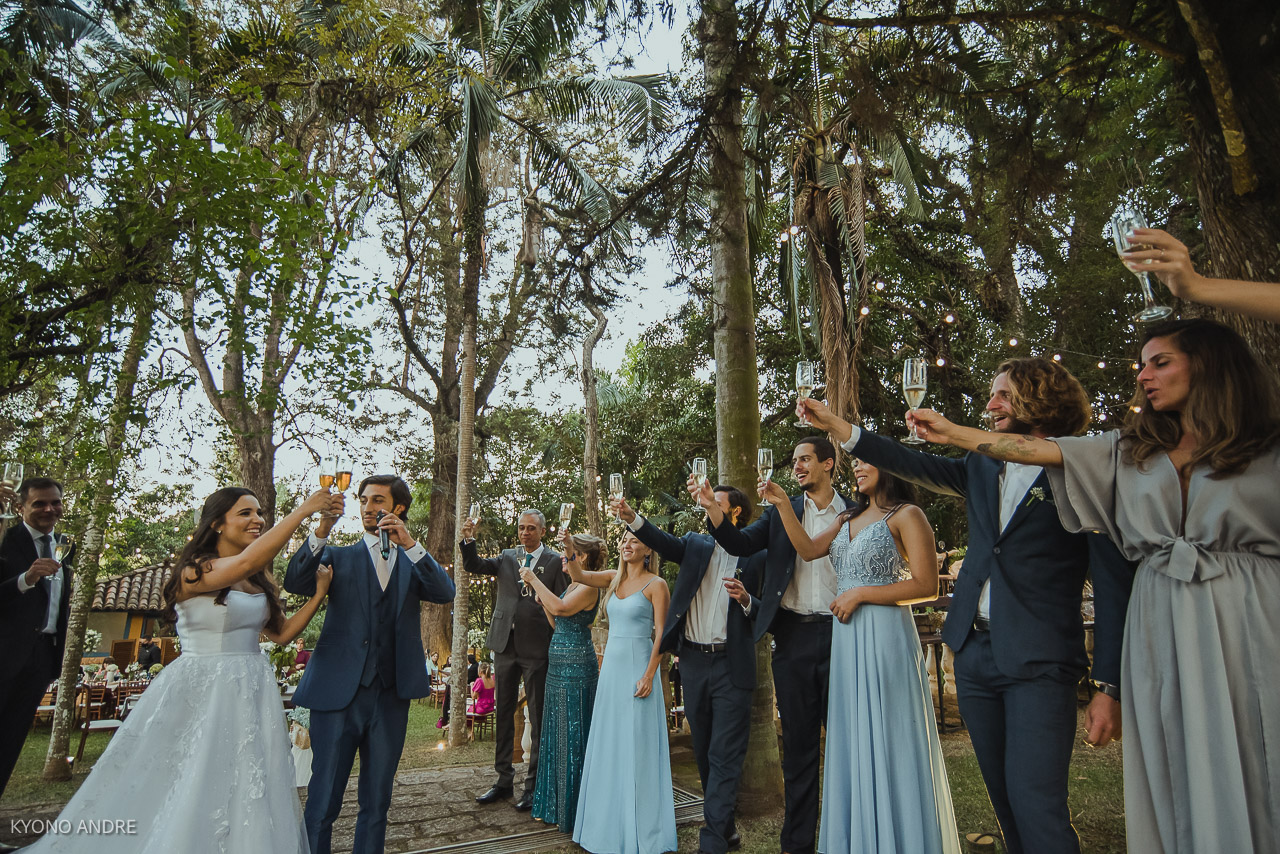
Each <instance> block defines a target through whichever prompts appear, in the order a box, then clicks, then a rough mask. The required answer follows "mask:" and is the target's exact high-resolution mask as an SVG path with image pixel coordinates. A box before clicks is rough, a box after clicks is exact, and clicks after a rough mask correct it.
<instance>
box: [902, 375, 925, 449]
mask: <svg viewBox="0 0 1280 854" xmlns="http://www.w3.org/2000/svg"><path fill="white" fill-rule="evenodd" d="M927 365H928V363H927V362H925V360H924V359H914V358H913V359H907V360H906V361H905V362H903V363H902V396H903V397H905V398H906V399H907V406H909V407H911V408H912V409H919V408H920V404H921V403H923V402H924V394H925V392H926V391H927V390H928V388H929V371H928V368H927ZM902 441H903V442H906V443H907V444H908V445H923V444H924V439H921V438H920V431H919V430H917V429H915V428H913V429H912V430H911V435H909V436H907V438H905V439H903V440H902Z"/></svg>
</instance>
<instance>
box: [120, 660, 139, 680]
mask: <svg viewBox="0 0 1280 854" xmlns="http://www.w3.org/2000/svg"><path fill="white" fill-rule="evenodd" d="M124 675H125V676H127V677H128V678H130V679H137V678H138V677H139V676H141V675H142V665H140V664H138V662H136V661H131V662H129V666H128V667H126V668H125V669H124Z"/></svg>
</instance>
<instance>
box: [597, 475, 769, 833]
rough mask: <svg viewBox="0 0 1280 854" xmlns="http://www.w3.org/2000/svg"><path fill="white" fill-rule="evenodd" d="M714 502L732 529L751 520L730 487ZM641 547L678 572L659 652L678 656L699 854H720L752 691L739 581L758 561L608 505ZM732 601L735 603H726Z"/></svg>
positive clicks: (746, 601) (746, 604) (750, 645)
mask: <svg viewBox="0 0 1280 854" xmlns="http://www.w3.org/2000/svg"><path fill="white" fill-rule="evenodd" d="M714 493H715V497H716V501H717V502H718V503H719V505H720V510H721V512H722V513H724V515H725V516H726V517H727V518H728V519H729V520H730V521H732V522H733V524H734V525H736V526H737V527H739V528H742V527H745V526H746V524H747V522H748V521H750V519H751V500H750V499H748V498H747V496H745V495H743V494H742V491H741V490H739V489H735V488H734V487H732V486H717V487H716V488H715V490H714ZM611 506H612V508H613V511H614V512H615V513H617V514H618V518H619V519H621V520H622V521H623V522H626V523H627V527H628V528H630V529H631V531H632V532H633V533H635V535H636V537H637V538H638V539H639V540H640V542H642V543H644V544H645V545H646V546H649V547H650V548H651V549H653V550H654V551H656V552H657V553H658V554H660V555H662V557H663V558H664V559H666V560H669V561H672V562H674V563H677V564H679V565H680V574H679V575H677V576H676V583H675V586H674V588H673V590H672V593H671V605H670V606H669V607H668V609H667V620H666V629H665V630H664V631H663V633H662V644H661V651H662V652H674V653H675V654H676V655H678V656H679V657H680V674H681V680H682V682H683V688H684V708H685V717H686V718H688V720H689V728H690V730H691V732H692V734H693V755H694V759H696V760H697V763H698V776H699V777H700V778H701V779H702V796H703V798H702V801H703V802H702V817H703V820H704V822H705V825H704V827H703V828H702V831H701V833H700V834H699V836H698V850H699V852H700V854H725V852H726V851H728V850H730V849H733V848H737V847H738V846H740V845H741V844H742V837H741V836H740V835H739V834H738V830H737V828H736V827H735V825H734V816H733V811H734V809H735V808H736V807H737V804H738V783H739V782H740V781H741V779H742V762H743V760H744V759H746V758H747V736H748V734H749V733H750V729H751V692H753V691H754V690H755V688H756V644H755V638H754V637H753V634H752V632H753V626H752V625H751V619H750V618H749V617H748V616H747V613H748V610H749V608H750V605H751V598H750V595H749V594H748V593H747V591H746V588H745V587H744V585H743V582H742V581H741V580H740V576H741V577H744V578H746V579H747V583H748V584H750V583H751V579H752V578H753V577H754V575H755V574H756V572H757V571H758V569H759V565H760V563H761V562H762V558H763V555H756V556H754V557H751V558H737V557H734V556H733V555H731V554H729V553H728V552H726V551H725V550H724V549H723V548H721V547H720V546H719V545H717V544H716V541H715V540H713V539H712V538H711V537H709V536H707V535H706V534H685V535H684V537H679V538H678V537H674V536H672V535H671V534H668V533H667V532H666V531H663V530H662V529H661V528H658V527H656V526H655V525H654V524H653V523H651V522H649V521H648V520H647V519H645V518H644V517H643V516H641V515H640V514H638V513H636V511H635V510H633V509H631V507H630V506H629V505H628V504H627V502H626V501H624V500H622V499H615V500H614V501H613V502H611ZM735 599H736V600H737V602H734V601H733V600H735Z"/></svg>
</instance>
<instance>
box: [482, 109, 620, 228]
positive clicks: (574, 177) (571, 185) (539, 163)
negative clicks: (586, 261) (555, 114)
mask: <svg viewBox="0 0 1280 854" xmlns="http://www.w3.org/2000/svg"><path fill="white" fill-rule="evenodd" d="M507 119H508V120H509V121H511V122H512V124H514V125H516V126H517V127H519V128H520V129H521V130H523V131H524V132H525V133H526V134H527V135H528V143H529V153H530V158H531V162H532V164H533V168H534V171H535V172H536V174H537V175H538V177H539V178H540V179H541V180H542V181H543V182H545V183H546V185H547V188H548V189H549V190H550V191H551V192H552V194H554V195H555V196H557V197H559V198H560V199H561V200H563V201H565V202H567V203H569V204H572V205H575V206H577V207H580V208H581V209H582V210H583V211H584V212H585V213H586V214H587V216H588V217H589V218H590V219H591V220H593V221H595V222H605V221H606V220H608V219H609V218H610V215H611V214H612V213H613V197H612V195H611V194H610V193H609V191H608V190H606V189H605V188H604V187H602V186H600V183H599V182H598V181H596V179H595V178H593V177H592V176H591V173H589V172H588V171H587V170H586V169H584V168H583V167H582V166H581V164H579V163H578V162H577V161H576V160H574V159H573V158H572V157H571V156H570V155H569V153H568V152H566V151H565V150H564V148H562V147H561V146H560V144H559V143H558V142H556V141H555V139H554V138H553V137H552V135H551V133H550V132H549V131H548V130H547V129H546V128H545V127H543V126H542V125H541V124H539V123H538V122H536V121H532V120H530V119H521V118H515V117H513V116H510V115H508V116H507ZM616 227H620V228H623V229H625V228H626V225H625V220H622V221H619V223H618V224H617V226H616Z"/></svg>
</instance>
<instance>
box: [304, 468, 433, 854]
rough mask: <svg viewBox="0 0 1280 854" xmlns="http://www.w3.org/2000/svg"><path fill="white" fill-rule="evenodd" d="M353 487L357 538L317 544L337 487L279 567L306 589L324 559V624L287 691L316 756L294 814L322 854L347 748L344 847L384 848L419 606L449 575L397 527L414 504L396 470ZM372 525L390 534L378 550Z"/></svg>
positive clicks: (417, 653)
mask: <svg viewBox="0 0 1280 854" xmlns="http://www.w3.org/2000/svg"><path fill="white" fill-rule="evenodd" d="M359 495H360V518H361V521H362V522H363V524H364V530H365V534H364V537H363V538H362V539H361V540H360V541H359V542H357V543H354V544H353V545H350V546H341V547H334V546H329V545H328V544H327V542H326V540H327V539H328V536H329V531H330V529H332V527H333V524H334V522H336V521H337V519H338V518H339V517H340V516H341V515H342V507H343V498H342V495H341V494H338V495H335V496H334V502H333V505H332V507H331V509H330V512H331V513H333V514H335V515H332V516H326V517H324V518H322V519H321V521H320V524H319V525H318V526H317V528H316V532H315V533H314V534H312V535H311V536H310V537H308V538H307V542H306V543H304V544H303V546H302V548H300V549H298V551H297V553H296V554H294V556H293V557H292V558H291V559H290V560H289V569H288V571H287V572H286V573H285V577H284V588H285V590H287V591H289V592H290V593H293V594H296V595H300V596H311V595H313V594H314V593H315V589H316V569H317V568H319V566H320V564H321V563H324V564H326V565H332V567H333V581H332V583H331V584H330V586H329V602H328V611H327V613H326V615H325V620H324V628H323V629H322V630H321V632H320V640H319V641H318V642H317V643H316V648H315V650H314V651H313V652H312V653H311V660H310V661H309V662H308V664H307V669H306V670H305V671H304V672H303V674H302V680H301V681H300V682H299V683H298V690H297V692H296V693H295V694H294V696H293V702H294V703H295V704H296V705H299V706H304V707H306V708H308V709H310V710H311V747H312V751H313V755H314V759H313V760H312V765H311V784H310V785H309V786H308V787H307V806H306V810H305V811H304V814H303V817H304V820H305V822H306V826H307V839H308V840H309V842H310V844H311V852H312V854H329V851H330V846H331V837H332V835H333V822H334V820H335V819H336V818H337V817H338V813H340V812H341V811H342V796H343V793H344V792H345V791H346V788H347V779H348V777H350V775H351V765H352V763H353V762H354V760H355V757H356V753H357V752H358V753H359V754H360V778H359V782H358V786H359V803H360V810H359V812H358V813H357V814H356V832H355V841H354V843H353V847H352V854H378V852H381V851H382V850H383V844H384V840H385V838H386V834H387V810H388V808H389V807H390V806H391V785H392V782H393V781H394V779H395V773H396V766H397V765H399V763H400V754H401V752H402V751H403V750H404V736H405V729H406V727H407V725H408V720H409V701H410V700H412V699H413V698H415V697H425V696H427V694H428V693H429V692H430V690H431V687H430V684H429V683H428V681H427V671H426V669H425V668H424V667H423V666H422V662H423V660H424V659H425V656H424V655H423V651H422V637H421V635H420V634H419V628H418V626H419V622H418V620H419V612H420V610H421V609H420V608H419V607H418V606H419V604H420V603H421V602H437V603H443V602H451V601H453V593H454V588H453V582H452V581H451V580H450V579H449V576H447V575H445V572H444V570H443V569H441V568H440V565H439V564H438V563H436V561H435V559H434V558H433V557H431V555H430V554H428V553H427V550H426V549H424V548H423V547H422V546H421V545H419V544H418V543H417V542H416V541H415V540H414V539H413V537H412V536H410V534H409V531H408V530H407V529H406V528H405V525H404V521H403V520H404V517H405V514H406V513H408V511H409V505H410V504H412V503H413V496H412V494H411V493H410V492H409V486H408V484H406V483H405V482H404V481H403V480H401V479H400V478H398V477H396V476H394V475H378V476H375V477H368V478H365V479H364V480H363V481H362V482H361V483H360V491H359ZM379 511H382V514H383V515H382V516H381V517H379ZM382 531H385V532H387V534H388V539H389V548H388V549H387V551H386V553H385V554H384V553H383V549H382V546H381V543H380V537H379V534H380V532H382Z"/></svg>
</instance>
